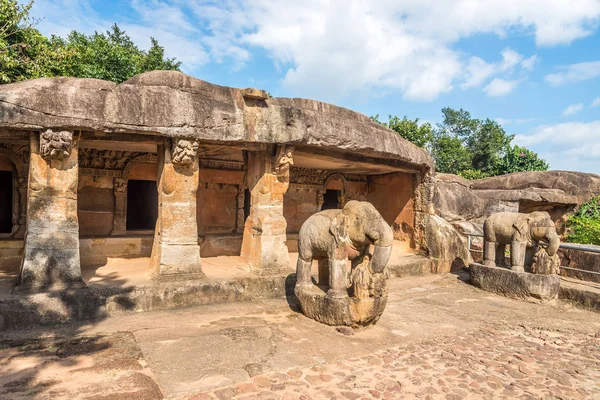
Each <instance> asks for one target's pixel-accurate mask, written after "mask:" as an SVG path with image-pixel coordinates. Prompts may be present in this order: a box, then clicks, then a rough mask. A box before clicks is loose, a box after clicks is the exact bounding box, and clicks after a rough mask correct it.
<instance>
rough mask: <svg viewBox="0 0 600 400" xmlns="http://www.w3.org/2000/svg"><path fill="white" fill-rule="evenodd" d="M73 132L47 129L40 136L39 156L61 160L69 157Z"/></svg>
mask: <svg viewBox="0 0 600 400" xmlns="http://www.w3.org/2000/svg"><path fill="white" fill-rule="evenodd" d="M72 147H73V132H71V131H56V132H55V131H53V130H52V129H48V130H46V131H45V132H42V133H41V134H40V154H41V156H42V157H44V158H48V159H63V158H67V157H69V156H70V155H71V149H72Z"/></svg>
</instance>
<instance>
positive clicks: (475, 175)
mask: <svg viewBox="0 0 600 400" xmlns="http://www.w3.org/2000/svg"><path fill="white" fill-rule="evenodd" d="M458 175H460V176H462V177H463V178H465V179H469V180H474V179H483V178H487V177H489V175H488V174H486V173H485V172H483V171H480V170H478V169H466V170H464V171H460V172H459V173H458Z"/></svg>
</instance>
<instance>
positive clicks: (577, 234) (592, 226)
mask: <svg viewBox="0 0 600 400" xmlns="http://www.w3.org/2000/svg"><path fill="white" fill-rule="evenodd" d="M566 240H567V242H570V243H581V244H595V245H600V196H598V197H593V198H592V199H590V200H589V201H587V202H585V203H583V204H582V205H581V206H579V208H578V209H577V210H576V211H575V214H573V215H572V216H570V217H569V219H567V235H566Z"/></svg>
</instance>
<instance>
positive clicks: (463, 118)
mask: <svg viewBox="0 0 600 400" xmlns="http://www.w3.org/2000/svg"><path fill="white" fill-rule="evenodd" d="M442 115H443V122H442V123H441V124H438V129H439V130H440V131H442V132H444V133H446V134H449V135H454V136H458V137H460V138H468V137H470V136H473V134H474V133H475V131H476V130H477V127H478V125H479V120H477V119H474V118H472V117H471V113H470V112H468V111H465V110H463V109H462V108H461V109H460V110H454V109H452V108H450V107H444V108H442Z"/></svg>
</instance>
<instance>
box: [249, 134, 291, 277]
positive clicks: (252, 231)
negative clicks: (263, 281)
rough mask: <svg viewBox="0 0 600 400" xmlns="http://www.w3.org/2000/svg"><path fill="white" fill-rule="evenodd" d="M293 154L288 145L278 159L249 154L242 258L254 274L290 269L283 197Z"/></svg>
mask: <svg viewBox="0 0 600 400" xmlns="http://www.w3.org/2000/svg"><path fill="white" fill-rule="evenodd" d="M293 153H294V147H293V146H289V145H282V146H279V147H278V149H277V154H276V155H275V157H273V156H272V155H271V153H269V152H267V151H262V152H249V153H248V175H247V183H248V189H249V190H250V215H249V216H248V219H247V220H246V224H245V226H244V237H243V241H242V252H241V255H242V257H243V258H245V260H246V262H247V263H248V264H249V265H250V268H251V270H253V271H256V272H259V273H262V274H269V273H276V272H280V271H281V270H284V269H288V268H289V267H290V260H289V255H288V249H287V246H286V232H285V231H286V228H287V222H286V220H285V218H284V216H283V196H284V194H285V192H286V191H287V189H288V186H289V183H290V165H292V164H293V160H292V157H293Z"/></svg>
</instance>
